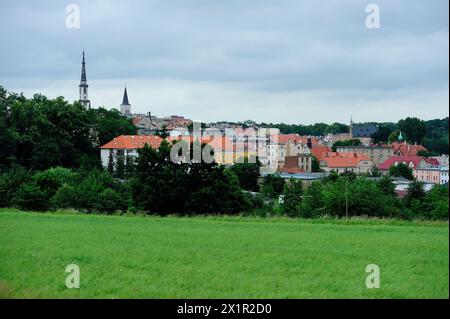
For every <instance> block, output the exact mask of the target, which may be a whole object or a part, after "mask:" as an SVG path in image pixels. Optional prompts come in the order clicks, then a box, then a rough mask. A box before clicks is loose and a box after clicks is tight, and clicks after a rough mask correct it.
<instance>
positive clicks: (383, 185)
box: [377, 175, 396, 196]
mask: <svg viewBox="0 0 450 319" xmlns="http://www.w3.org/2000/svg"><path fill="white" fill-rule="evenodd" d="M377 187H378V189H379V190H380V192H381V193H382V194H384V195H388V196H395V195H396V194H395V185H394V183H393V182H392V180H391V178H390V177H389V176H388V175H385V176H383V177H381V179H380V180H379V181H378V182H377Z"/></svg>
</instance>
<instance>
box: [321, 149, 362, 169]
mask: <svg viewBox="0 0 450 319" xmlns="http://www.w3.org/2000/svg"><path fill="white" fill-rule="evenodd" d="M322 161H324V162H325V163H326V164H327V166H328V167H330V168H334V167H356V166H358V164H359V162H361V161H370V159H369V157H368V156H367V155H365V154H357V153H337V152H330V153H326V155H325V156H324V157H323V158H322Z"/></svg>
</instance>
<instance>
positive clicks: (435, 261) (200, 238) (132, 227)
mask: <svg viewBox="0 0 450 319" xmlns="http://www.w3.org/2000/svg"><path fill="white" fill-rule="evenodd" d="M70 263H76V264H78V265H79V267H80V272H81V287H80V289H67V288H66V286H65V278H66V276H67V275H68V274H66V273H65V267H66V265H68V264H70ZM368 264H377V265H378V266H379V267H380V269H381V287H380V289H367V288H366V285H365V279H366V276H367V274H366V273H365V267H366V265H368ZM0 285H1V288H0V290H1V291H2V292H0V297H12V298H422V297H423V298H448V297H449V229H448V223H408V222H403V223H402V222H395V221H391V222H389V221H388V222H385V221H363V220H355V221H350V222H348V223H346V222H345V221H332V220H331V221H302V220H289V219H257V218H241V217H217V218H213V217H196V218H177V217H168V218H159V217H128V216H93V215H77V214H47V213H46V214H43V213H26V212H19V211H12V210H0Z"/></svg>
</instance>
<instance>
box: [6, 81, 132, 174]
mask: <svg viewBox="0 0 450 319" xmlns="http://www.w3.org/2000/svg"><path fill="white" fill-rule="evenodd" d="M121 134H136V127H135V126H134V125H133V123H132V122H131V120H129V119H127V118H125V117H123V116H122V115H121V114H120V112H119V111H117V110H115V109H112V110H106V109H105V108H99V109H89V110H88V109H86V108H84V107H83V106H82V105H80V104H79V103H74V104H70V103H68V102H67V101H65V100H64V98H63V97H58V98H56V99H47V98H46V97H45V96H43V95H40V94H36V95H34V96H33V98H26V97H25V96H23V95H22V94H15V93H8V92H7V91H6V90H5V89H4V88H3V87H0V146H1V147H0V171H1V170H5V169H8V168H11V167H14V166H22V167H24V168H29V169H33V170H45V169H47V168H51V167H57V166H62V167H67V168H80V167H85V168H94V167H96V168H101V163H100V157H99V150H98V148H99V146H101V145H103V144H106V143H107V142H109V141H110V140H112V139H113V138H115V137H117V136H118V135H121Z"/></svg>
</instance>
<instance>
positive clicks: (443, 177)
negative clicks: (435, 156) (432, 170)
mask: <svg viewBox="0 0 450 319" xmlns="http://www.w3.org/2000/svg"><path fill="white" fill-rule="evenodd" d="M448 180H449V178H448V166H443V167H441V172H440V177H439V184H441V185H445V184H448Z"/></svg>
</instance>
